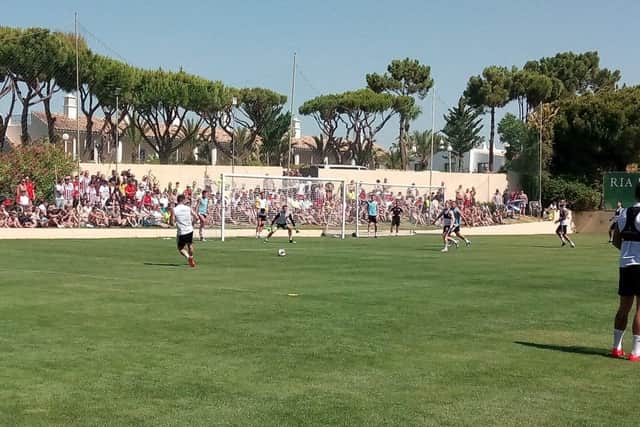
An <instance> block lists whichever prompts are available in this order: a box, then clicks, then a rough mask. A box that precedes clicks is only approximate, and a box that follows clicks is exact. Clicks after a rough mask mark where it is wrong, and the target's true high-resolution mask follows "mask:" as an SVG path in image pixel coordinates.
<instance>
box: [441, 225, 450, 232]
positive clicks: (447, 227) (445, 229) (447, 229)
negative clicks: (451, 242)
mask: <svg viewBox="0 0 640 427" xmlns="http://www.w3.org/2000/svg"><path fill="white" fill-rule="evenodd" d="M449 230H451V226H450V225H445V226H444V227H442V234H449Z"/></svg>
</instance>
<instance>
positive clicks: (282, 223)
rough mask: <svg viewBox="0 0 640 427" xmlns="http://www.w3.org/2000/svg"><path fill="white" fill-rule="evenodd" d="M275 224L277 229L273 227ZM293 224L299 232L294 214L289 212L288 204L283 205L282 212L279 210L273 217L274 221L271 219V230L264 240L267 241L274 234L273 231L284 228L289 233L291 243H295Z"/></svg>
mask: <svg viewBox="0 0 640 427" xmlns="http://www.w3.org/2000/svg"><path fill="white" fill-rule="evenodd" d="M274 224H275V225H276V228H275V229H274V228H273V225H274ZM292 226H293V228H295V229H296V233H297V232H298V228H297V227H296V222H295V221H294V220H293V215H291V214H290V213H289V212H287V205H283V206H282V208H281V209H280V212H278V213H277V215H276V216H275V217H274V218H273V221H271V231H270V232H269V234H268V235H267V238H266V239H265V240H264V242H265V243H267V242H268V241H269V238H271V236H273V233H275V232H276V230H278V229H283V230H287V233H288V234H289V243H295V240H293V228H292Z"/></svg>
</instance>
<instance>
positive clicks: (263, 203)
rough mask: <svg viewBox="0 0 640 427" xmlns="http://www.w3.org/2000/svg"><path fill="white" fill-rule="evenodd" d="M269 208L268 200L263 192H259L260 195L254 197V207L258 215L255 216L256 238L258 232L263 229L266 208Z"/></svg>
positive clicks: (258, 234) (265, 220) (257, 237)
mask: <svg viewBox="0 0 640 427" xmlns="http://www.w3.org/2000/svg"><path fill="white" fill-rule="evenodd" d="M268 208H269V202H268V201H267V199H266V198H265V196H264V192H262V193H260V197H258V198H256V209H257V211H258V215H257V218H256V239H259V238H260V233H262V230H263V229H264V224H265V223H266V222H267V209H268Z"/></svg>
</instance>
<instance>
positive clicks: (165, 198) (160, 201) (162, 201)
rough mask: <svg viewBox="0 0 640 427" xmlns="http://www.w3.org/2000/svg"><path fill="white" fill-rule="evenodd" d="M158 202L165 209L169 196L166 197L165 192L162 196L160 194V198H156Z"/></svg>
mask: <svg viewBox="0 0 640 427" xmlns="http://www.w3.org/2000/svg"><path fill="white" fill-rule="evenodd" d="M158 202H159V203H160V206H161V207H162V208H164V209H166V208H167V207H168V206H169V198H168V197H167V195H166V194H163V195H162V196H160V199H159V200H158Z"/></svg>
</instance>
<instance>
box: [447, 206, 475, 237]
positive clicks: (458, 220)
mask: <svg viewBox="0 0 640 427" xmlns="http://www.w3.org/2000/svg"><path fill="white" fill-rule="evenodd" d="M451 205H452V207H453V226H452V228H451V231H450V233H454V234H455V235H456V236H458V238H460V239H462V240H464V244H465V245H466V246H469V245H470V244H471V240H469V239H467V238H466V237H464V236H463V235H462V233H460V226H461V225H462V220H463V219H464V222H465V223H467V224H468V222H469V221H467V218H465V217H464V215H463V214H462V211H461V210H460V208H459V207H458V204H457V203H456V202H451Z"/></svg>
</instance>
